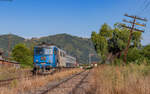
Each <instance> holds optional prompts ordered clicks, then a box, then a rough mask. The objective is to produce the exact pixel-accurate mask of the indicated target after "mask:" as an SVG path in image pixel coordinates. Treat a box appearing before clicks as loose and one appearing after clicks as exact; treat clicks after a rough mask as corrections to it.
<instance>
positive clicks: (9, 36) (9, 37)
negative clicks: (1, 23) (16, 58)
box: [8, 33, 11, 59]
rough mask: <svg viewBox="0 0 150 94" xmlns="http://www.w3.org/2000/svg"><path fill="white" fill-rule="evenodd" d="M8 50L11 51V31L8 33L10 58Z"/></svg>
mask: <svg viewBox="0 0 150 94" xmlns="http://www.w3.org/2000/svg"><path fill="white" fill-rule="evenodd" d="M10 52H11V33H9V35H8V59H10Z"/></svg>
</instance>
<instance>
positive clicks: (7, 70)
mask: <svg viewBox="0 0 150 94" xmlns="http://www.w3.org/2000/svg"><path fill="white" fill-rule="evenodd" d="M30 70H31V69H29V68H26V69H23V68H19V69H17V68H14V67H7V66H0V80H6V79H11V78H18V77H25V76H29V75H30V74H31V72H30Z"/></svg>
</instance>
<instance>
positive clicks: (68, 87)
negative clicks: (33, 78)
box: [26, 70, 90, 94]
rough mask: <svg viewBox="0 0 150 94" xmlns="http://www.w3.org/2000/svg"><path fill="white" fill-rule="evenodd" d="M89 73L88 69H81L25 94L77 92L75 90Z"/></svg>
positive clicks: (71, 93)
mask: <svg viewBox="0 0 150 94" xmlns="http://www.w3.org/2000/svg"><path fill="white" fill-rule="evenodd" d="M89 73H90V70H86V71H82V72H80V73H77V74H74V75H72V76H70V77H67V78H65V79H63V80H61V81H59V82H54V83H50V84H49V85H47V86H46V87H41V88H40V89H38V90H36V91H34V92H32V93H31V92H28V93H26V94H77V93H76V91H77V90H78V88H80V86H81V85H82V84H83V83H84V80H85V79H86V78H87V76H88V75H89ZM80 94H81V93H80Z"/></svg>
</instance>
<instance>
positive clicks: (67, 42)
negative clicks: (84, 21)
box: [0, 34, 98, 63]
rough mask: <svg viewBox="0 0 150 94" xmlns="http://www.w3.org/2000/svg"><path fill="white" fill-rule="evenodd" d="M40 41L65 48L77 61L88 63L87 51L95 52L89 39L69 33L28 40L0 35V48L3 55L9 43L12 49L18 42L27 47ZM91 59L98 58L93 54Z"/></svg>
mask: <svg viewBox="0 0 150 94" xmlns="http://www.w3.org/2000/svg"><path fill="white" fill-rule="evenodd" d="M42 42H46V43H49V44H54V45H56V46H57V47H59V48H61V49H63V50H65V51H66V52H67V53H68V54H69V55H71V56H74V57H76V58H77V61H78V62H79V63H88V60H89V58H88V56H89V51H90V53H94V54H96V53H95V51H94V47H93V46H92V42H91V40H90V39H88V38H81V37H77V36H72V35H69V34H57V35H51V36H46V37H41V38H32V39H28V40H27V39H25V38H22V37H20V36H16V35H12V34H11V35H10V34H9V35H1V36H0V44H1V45H0V48H1V49H3V50H4V52H5V55H7V54H8V47H9V46H8V45H10V48H11V49H12V48H13V47H14V46H15V45H16V44H18V43H25V44H26V45H27V46H28V47H31V46H33V45H37V44H39V43H42ZM92 60H93V61H97V60H98V58H97V57H96V56H93V57H92Z"/></svg>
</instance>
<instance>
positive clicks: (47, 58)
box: [33, 43, 77, 74]
mask: <svg viewBox="0 0 150 94" xmlns="http://www.w3.org/2000/svg"><path fill="white" fill-rule="evenodd" d="M33 64H34V68H33V73H34V74H36V73H37V72H41V71H42V72H45V71H49V70H52V69H56V68H74V67H76V65H77V62H76V58H75V57H73V56H70V55H68V54H67V53H66V51H64V50H62V49H60V48H58V47H57V46H55V45H52V44H46V43H42V44H39V45H37V46H35V47H34V56H33Z"/></svg>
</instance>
